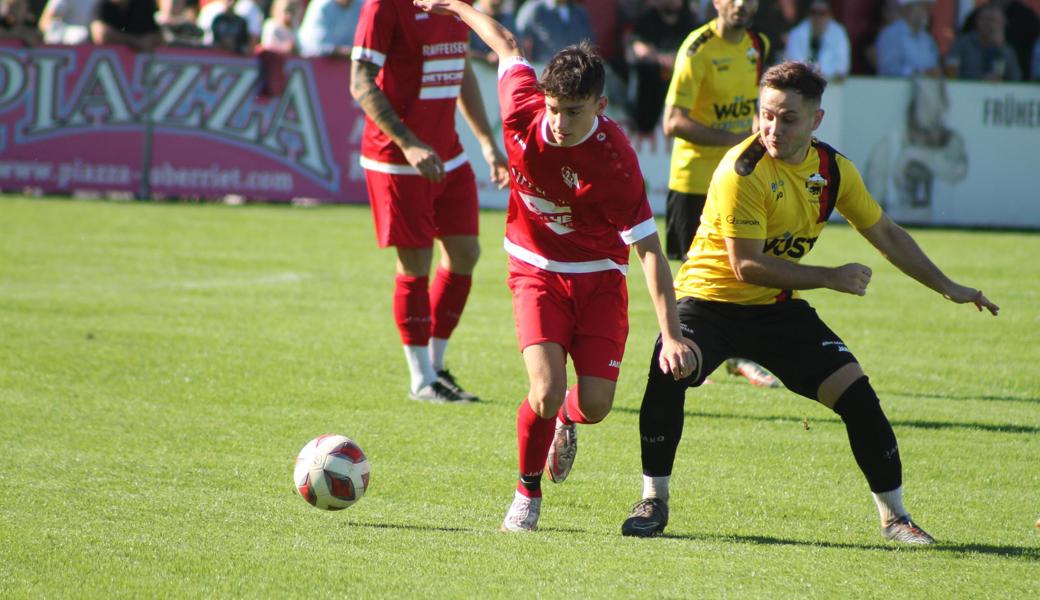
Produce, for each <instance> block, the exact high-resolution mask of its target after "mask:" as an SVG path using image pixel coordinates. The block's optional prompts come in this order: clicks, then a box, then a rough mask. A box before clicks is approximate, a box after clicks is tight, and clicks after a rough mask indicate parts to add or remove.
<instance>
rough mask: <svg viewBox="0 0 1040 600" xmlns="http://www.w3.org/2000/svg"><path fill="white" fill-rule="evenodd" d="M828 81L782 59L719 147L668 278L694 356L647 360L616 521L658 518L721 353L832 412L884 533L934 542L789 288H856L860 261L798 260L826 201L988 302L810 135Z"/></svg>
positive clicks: (899, 255) (919, 264)
mask: <svg viewBox="0 0 1040 600" xmlns="http://www.w3.org/2000/svg"><path fill="white" fill-rule="evenodd" d="M825 86H826V81H825V80H824V79H823V77H822V76H821V75H820V74H819V73H818V72H817V71H815V70H814V69H813V67H811V66H809V65H807V64H805V63H800V62H785V63H783V64H780V65H777V66H775V67H773V68H771V69H769V70H768V71H767V72H766V73H765V75H764V77H763V78H762V83H761V96H760V102H761V106H760V108H759V123H760V127H761V129H760V131H759V132H758V133H757V134H755V135H753V136H751V137H749V138H748V139H746V140H744V141H743V142H741V143H740V144H739V145H737V146H735V147H734V148H733V149H732V150H730V151H729V152H728V153H726V156H725V157H724V158H723V160H722V162H721V163H720V164H719V167H718V169H716V170H715V174H714V176H713V178H712V183H711V188H710V189H709V191H708V202H707V205H706V207H705V211H704V218H703V220H702V221H701V227H700V229H699V230H698V232H697V237H696V239H695V240H694V242H693V247H692V249H691V252H690V257H689V258H688V259H687V260H686V262H685V263H684V264H683V266H682V268H681V269H680V271H679V274H678V275H677V277H676V281H675V290H676V296H677V297H678V298H679V300H678V303H679V320H680V322H681V325H682V329H683V332H684V335H685V336H686V337H687V338H688V340H687V341H688V342H689V343H690V344H692V347H693V348H694V352H695V354H696V355H697V357H698V360H699V362H700V364H699V366H698V368H695V369H694V373H693V374H692V375H690V376H689V377H687V378H685V379H682V380H676V379H675V378H673V377H672V376H671V375H666V374H665V373H663V372H662V371H661V370H660V369H659V368H658V367H657V355H656V354H657V351H656V350H655V353H654V359H653V361H652V362H651V367H650V374H649V379H648V382H647V386H646V392H645V393H644V395H643V404H642V408H641V410H640V414H639V432H640V435H641V438H642V442H641V444H642V463H643V499H642V500H641V501H640V502H638V503H637V504H636V505H635V507H633V509H632V513H631V515H630V516H629V518H628V519H627V520H626V521H625V523H624V524H623V525H622V527H621V532H622V534H624V535H634V536H653V535H657V534H659V533H661V531H663V530H664V527H665V525H666V524H667V523H668V504H667V502H668V480H669V477H670V475H671V472H672V465H673V463H674V460H675V453H676V449H677V447H678V445H679V439H680V438H681V437H682V427H683V404H684V395H685V392H686V388H687V387H696V386H699V385H700V384H701V383H703V381H704V378H705V376H706V375H707V374H708V373H710V372H711V371H712V370H713V369H715V368H716V367H717V366H718V365H719V364H720V363H721V362H722V361H723V360H725V359H726V358H727V357H730V356H734V355H739V356H747V357H748V358H750V359H753V360H756V361H758V362H761V363H762V364H763V365H765V366H766V367H767V368H768V369H770V370H772V371H773V373H775V374H776V375H777V376H778V377H779V378H780V380H781V381H783V383H784V385H785V386H787V388H788V389H790V390H791V391H793V392H795V393H797V394H799V395H802V396H805V397H807V398H811V399H813V400H816V401H817V402H820V403H821V404H823V405H824V406H827V407H828V408H830V409H832V410H834V412H836V413H837V414H838V415H839V416H840V417H841V419H842V421H843V422H844V423H845V427H846V430H847V432H848V437H849V444H850V446H851V447H852V453H853V455H854V456H855V459H856V462H857V464H858V465H859V467H860V469H861V470H862V471H863V474H864V475H865V476H866V479H867V483H868V484H869V486H870V490H871V492H873V496H874V501H875V502H876V504H877V507H878V511H879V513H880V517H881V531H882V535H884V537H886V538H888V539H891V540H897V541H900V542H905V543H911V544H932V543H934V542H935V540H934V539H932V537H931V536H930V535H928V534H927V533H926V532H925V531H924V530H922V529H921V528H920V527H918V526H917V525H916V524H915V523H914V522H913V521H912V520H911V519H910V515H909V513H908V512H907V510H906V509H905V508H904V507H903V499H902V489H903V488H902V484H903V481H902V464H901V463H900V458H899V448H898V446H897V444H896V438H895V434H894V433H893V432H892V427H891V426H890V425H889V422H888V419H887V418H886V417H885V414H884V412H882V410H881V405H880V403H879V401H878V397H877V395H876V394H875V392H874V389H873V387H872V386H871V385H870V382H869V380H868V379H867V376H866V375H864V374H863V370H862V369H861V368H860V365H859V363H858V362H857V361H856V357H855V356H853V354H852V353H851V351H850V350H849V348H848V346H846V344H845V342H843V341H842V340H841V338H839V337H838V336H837V335H836V334H835V333H834V332H832V331H831V330H830V329H829V328H828V327H827V325H825V324H824V323H823V321H821V320H820V318H819V317H818V316H817V314H816V311H815V310H814V309H813V308H812V307H811V306H809V304H808V303H807V302H805V301H804V300H801V299H799V298H798V293H797V291H798V290H806V289H815V288H828V289H832V290H835V291H838V292H844V293H847V294H855V295H858V296H862V295H864V294H865V293H866V290H867V285H868V284H869V283H870V276H871V271H870V269H869V268H868V267H866V266H864V265H862V264H859V263H849V264H845V265H840V266H837V267H822V266H805V265H801V264H799V261H800V260H801V259H802V257H804V256H805V255H806V254H808V253H809V252H810V251H812V249H813V247H815V245H816V244H817V242H818V240H819V236H820V233H821V232H822V230H823V228H824V226H825V225H826V222H827V218H828V217H829V216H830V215H831V213H832V211H833V210H837V211H838V212H840V213H841V214H842V215H843V216H845V218H846V219H848V221H849V222H850V223H851V224H852V226H853V227H855V228H856V230H857V231H859V233H860V234H861V235H863V237H865V238H866V239H867V241H869V242H870V243H871V244H872V245H873V246H874V247H875V248H877V249H878V250H879V251H880V252H881V253H882V254H883V255H884V256H885V257H886V258H887V259H888V260H889V261H890V262H891V263H892V264H894V265H895V266H896V267H898V268H899V269H900V270H901V271H903V272H904V273H906V274H907V275H909V276H910V277H912V278H914V279H916V280H917V281H919V282H920V283H922V284H923V285H925V286H927V287H928V288H931V289H932V290H935V291H936V292H938V293H940V294H942V295H943V297H945V298H946V299H948V300H951V301H953V302H957V303H970V304H974V305H975V307H976V308H977V309H978V310H980V311H981V310H982V309H987V310H989V311H990V312H991V313H992V314H994V315H996V314H997V311H998V310H999V308H998V307H997V306H996V305H995V304H993V303H992V302H990V301H989V300H988V299H987V298H986V296H985V295H983V293H982V292H981V291H980V290H977V289H974V288H970V287H966V286H963V285H960V284H958V283H956V282H954V281H952V280H951V279H950V278H948V277H947V276H946V275H945V274H943V272H942V271H941V270H940V269H939V268H938V267H937V266H935V264H933V263H932V261H931V260H929V259H928V257H927V256H926V255H925V253H924V252H923V251H922V250H921V248H920V247H919V246H918V245H917V243H916V242H915V241H914V240H913V238H912V237H910V235H909V234H908V233H907V232H906V231H905V230H904V229H903V228H901V227H900V226H899V225H896V224H895V223H894V222H893V221H892V220H891V219H889V217H888V216H886V215H885V214H884V212H883V211H882V209H881V207H880V206H878V204H877V202H875V201H874V199H873V198H872V197H871V196H870V193H869V192H867V189H866V187H865V186H864V185H863V180H862V178H861V177H860V174H859V171H857V170H856V167H855V166H854V165H853V164H852V162H850V161H849V160H848V159H847V158H845V157H844V156H842V155H841V154H839V153H838V152H836V151H835V150H834V149H833V148H831V147H830V146H828V145H827V144H825V143H823V142H820V141H818V140H816V139H815V138H813V135H812V132H813V131H814V130H816V128H817V127H819V125H820V121H821V120H822V119H823V111H822V110H820V98H821V96H822V95H823V89H824V87H825Z"/></svg>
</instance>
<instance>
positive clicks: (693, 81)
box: [664, 40, 705, 110]
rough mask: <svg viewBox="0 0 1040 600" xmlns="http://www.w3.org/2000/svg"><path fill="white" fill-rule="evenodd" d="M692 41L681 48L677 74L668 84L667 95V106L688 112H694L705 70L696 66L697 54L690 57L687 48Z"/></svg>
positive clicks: (665, 99) (676, 68) (676, 64)
mask: <svg viewBox="0 0 1040 600" xmlns="http://www.w3.org/2000/svg"><path fill="white" fill-rule="evenodd" d="M689 42H690V41H689V40H688V41H687V42H686V43H683V45H682V47H681V48H679V58H678V60H677V61H676V62H675V72H674V74H673V75H672V81H671V83H669V84H668V93H667V94H666V95H665V98H664V104H665V106H678V107H680V108H685V109H687V110H693V108H694V105H695V103H696V102H697V92H698V90H699V89H700V87H701V80H702V79H703V73H704V71H705V69H703V68H699V67H698V65H697V64H696V62H697V56H698V55H697V54H694V55H692V56H691V55H690V53H689V52H687V48H689V47H690V45H691V44H690V43H689Z"/></svg>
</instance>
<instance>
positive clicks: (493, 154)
mask: <svg viewBox="0 0 1040 600" xmlns="http://www.w3.org/2000/svg"><path fill="white" fill-rule="evenodd" d="M459 112H461V113H462V117H463V118H464V119H466V123H468V124H469V128H470V129H471V130H472V131H473V135H475V136H476V138H477V141H478V142H480V151H481V154H483V155H484V160H485V161H487V164H488V166H490V167H491V182H492V183H494V184H495V185H496V186H498V189H502V188H504V187H506V186H507V185H509V167H508V166H507V164H506V159H505V157H504V156H502V152H501V151H500V150H499V149H498V144H496V143H495V136H494V135H493V134H492V133H491V125H490V124H488V118H487V111H486V110H484V98H483V96H482V95H481V93H480V84H479V83H478V82H477V76H476V74H474V73H473V65H471V64H470V62H469V59H466V67H465V69H464V70H463V72H462V89H461V90H460V93H459Z"/></svg>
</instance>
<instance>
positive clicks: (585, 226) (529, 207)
mask: <svg viewBox="0 0 1040 600" xmlns="http://www.w3.org/2000/svg"><path fill="white" fill-rule="evenodd" d="M498 96H499V98H498V101H499V106H500V107H501V110H502V122H503V123H502V128H503V135H504V136H505V145H506V154H507V155H508V157H509V172H510V175H511V178H512V184H511V185H510V186H509V187H510V189H509V211H508V214H507V216H506V239H505V248H506V252H508V253H509V255H510V256H512V257H514V258H516V259H519V260H522V261H524V262H526V263H529V264H532V265H534V266H536V267H539V268H541V269H545V270H546V271H554V272H557V273H590V272H595V271H606V270H610V269H617V270H619V271H621V272H622V273H624V272H626V271H627V270H628V255H629V250H628V245H629V244H633V243H635V242H637V241H639V240H641V239H643V238H645V237H647V236H649V235H652V234H656V233H657V225H656V223H655V222H654V216H653V213H651V212H650V202H649V201H648V200H647V198H646V186H645V185H644V183H643V173H642V171H640V169H639V161H638V160H637V158H636V153H635V150H633V149H632V145H631V144H630V143H629V141H628V138H627V137H626V136H625V133H624V132H623V131H622V130H621V128H620V127H619V126H618V125H617V123H615V122H614V121H612V120H610V119H608V118H607V117H603V116H600V117H599V118H598V119H597V120H596V121H595V123H594V125H593V127H592V129H591V131H589V133H588V134H587V135H586V136H585V138H583V139H582V141H581V142H579V143H578V144H576V145H574V146H568V147H563V146H559V145H557V144H554V143H553V142H551V141H549V140H550V135H551V134H549V130H548V120H547V119H546V117H545V112H546V109H545V96H544V95H543V94H542V93H541V91H539V89H538V80H537V78H536V77H535V73H534V69H532V68H531V65H530V64H529V63H528V62H527V61H526V60H524V59H522V58H518V59H513V60H510V61H503V62H502V64H501V65H500V67H499V81H498Z"/></svg>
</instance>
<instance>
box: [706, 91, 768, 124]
mask: <svg viewBox="0 0 1040 600" xmlns="http://www.w3.org/2000/svg"><path fill="white" fill-rule="evenodd" d="M757 102H758V101H757V100H755V99H754V98H750V99H747V100H745V99H744V97H743V96H737V97H736V98H734V99H733V102H730V103H729V104H712V108H714V109H715V118H716V119H718V120H719V121H721V120H723V119H739V118H742V117H748V116H754V114H755V104H756V103H757Z"/></svg>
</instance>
